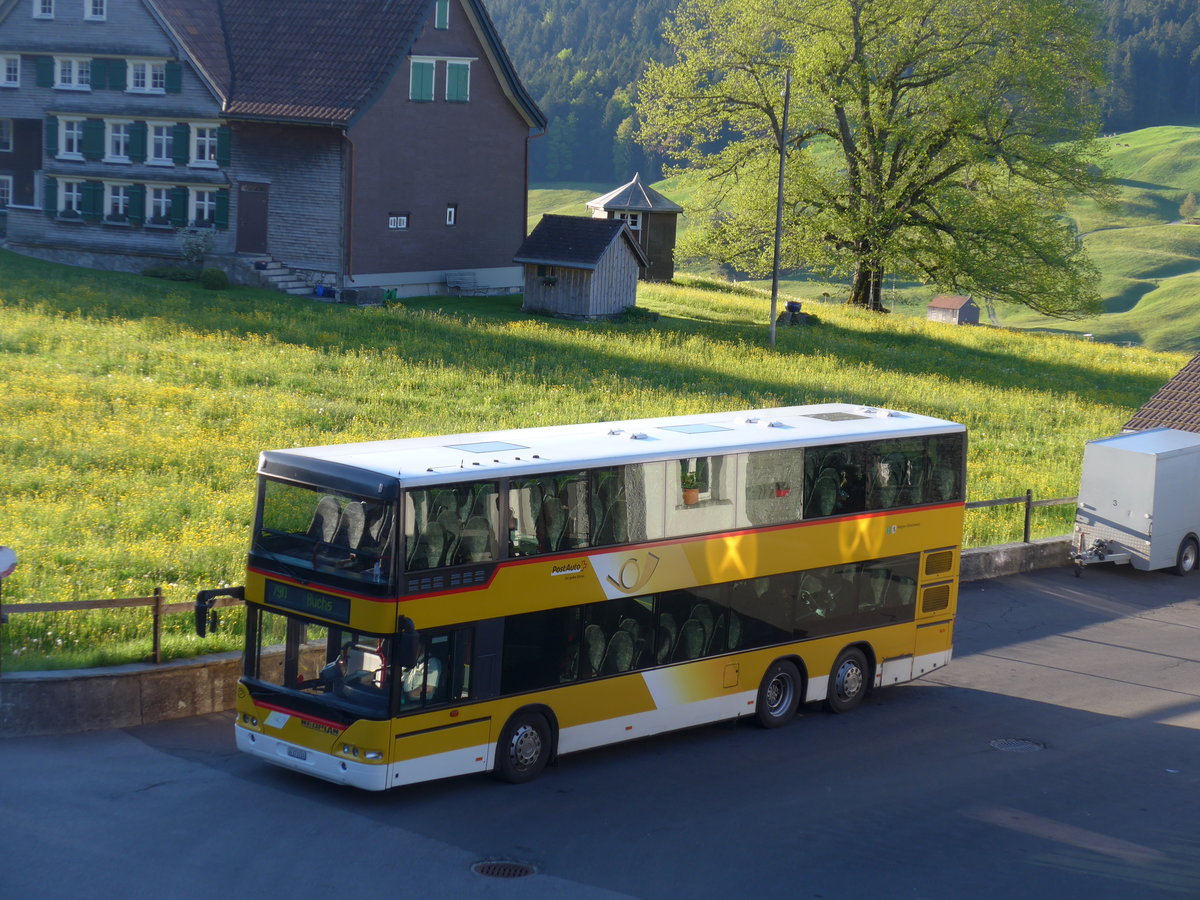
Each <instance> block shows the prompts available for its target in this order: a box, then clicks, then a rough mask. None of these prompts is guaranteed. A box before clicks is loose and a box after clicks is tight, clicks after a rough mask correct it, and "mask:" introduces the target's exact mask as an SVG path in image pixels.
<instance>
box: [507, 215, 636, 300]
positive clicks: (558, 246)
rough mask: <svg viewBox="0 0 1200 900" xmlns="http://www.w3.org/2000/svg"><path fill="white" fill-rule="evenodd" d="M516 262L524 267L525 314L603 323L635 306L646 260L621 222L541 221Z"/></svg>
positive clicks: (553, 218)
mask: <svg viewBox="0 0 1200 900" xmlns="http://www.w3.org/2000/svg"><path fill="white" fill-rule="evenodd" d="M514 262H517V263H520V264H522V265H523V266H524V267H525V309H527V310H534V311H538V312H549V313H552V314H554V315H556V316H561V317H563V318H570V319H601V318H611V317H613V316H618V315H620V314H621V313H622V312H624V311H625V310H626V309H627V308H628V307H630V306H635V305H636V304H637V281H638V270H639V269H640V268H644V267H645V266H646V262H647V260H646V254H645V253H643V252H642V248H641V245H640V244H639V243H638V242H637V238H635V237H634V234H633V232H632V231H631V230H630V229H629V226H628V225H627V224H626V223H625V222H623V221H622V220H620V219H585V218H582V217H580V216H542V220H541V221H540V222H538V224H537V226H536V227H535V228H534V229H533V231H532V232H530V234H529V237H527V238H526V239H525V243H523V244H522V245H521V248H520V249H519V250H518V251H517V256H516V259H514Z"/></svg>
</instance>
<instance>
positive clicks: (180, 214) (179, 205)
mask: <svg viewBox="0 0 1200 900" xmlns="http://www.w3.org/2000/svg"><path fill="white" fill-rule="evenodd" d="M187 223H188V190H187V188H182V187H176V188H171V224H172V225H174V226H175V227H176V228H184V227H186V226H187Z"/></svg>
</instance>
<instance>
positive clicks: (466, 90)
mask: <svg viewBox="0 0 1200 900" xmlns="http://www.w3.org/2000/svg"><path fill="white" fill-rule="evenodd" d="M470 90H471V66H470V64H469V63H447V64H446V99H447V100H450V101H452V102H455V103H466V102H467V97H468V95H469V94H470Z"/></svg>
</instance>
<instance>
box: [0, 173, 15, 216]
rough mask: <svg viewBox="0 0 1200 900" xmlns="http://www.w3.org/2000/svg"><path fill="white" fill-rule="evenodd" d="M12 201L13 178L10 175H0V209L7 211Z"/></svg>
mask: <svg viewBox="0 0 1200 900" xmlns="http://www.w3.org/2000/svg"><path fill="white" fill-rule="evenodd" d="M12 201H13V177H12V176H11V175H0V209H7V208H8V207H10V206H12Z"/></svg>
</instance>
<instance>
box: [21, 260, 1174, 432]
mask: <svg viewBox="0 0 1200 900" xmlns="http://www.w3.org/2000/svg"><path fill="white" fill-rule="evenodd" d="M0 268H3V270H4V271H5V273H6V278H5V283H4V284H3V285H2V286H0V301H3V302H5V303H8V304H11V305H21V304H22V303H25V304H29V305H37V304H40V305H43V306H44V307H45V308H46V309H48V310H51V311H55V312H58V313H61V314H66V315H72V314H78V315H82V316H86V317H94V318H101V319H103V318H118V319H120V318H128V319H131V320H137V319H158V320H161V321H168V322H172V323H174V324H176V325H178V326H181V327H185V328H189V329H193V330H196V331H200V332H206V333H211V332H224V333H227V334H230V335H250V334H254V335H268V336H270V337H271V338H272V339H273V340H276V341H279V342H282V343H289V344H294V345H299V346H305V347H313V348H316V349H324V348H331V347H336V348H339V349H376V350H391V351H395V352H398V353H400V354H402V355H403V357H404V358H405V359H408V360H410V361H412V362H415V363H430V364H434V365H442V364H445V363H446V362H451V361H453V362H454V364H457V365H462V366H464V367H467V368H474V369H476V370H479V371H489V372H492V371H513V372H514V373H517V372H520V373H523V374H524V375H525V376H527V377H528V378H529V379H530V380H531V381H532V382H534V383H535V384H536V383H545V382H546V380H547V379H551V378H552V379H553V380H554V381H555V382H557V383H572V384H577V385H580V386H591V385H592V384H594V383H595V382H596V381H597V380H602V379H604V378H606V377H610V378H612V379H613V380H622V381H626V382H629V381H634V382H640V383H643V384H646V385H648V386H655V387H657V386H668V387H670V388H671V389H673V390H676V391H678V392H679V393H681V394H698V395H703V394H714V393H715V394H721V395H725V396H729V397H733V398H742V399H740V400H738V399H735V400H734V401H733V402H743V403H745V404H746V405H748V406H773V405H792V404H796V403H800V402H823V401H827V400H840V401H845V402H848V403H861V404H873V403H878V402H879V399H878V397H877V396H876V397H872V396H869V395H867V394H865V393H860V394H856V395H848V394H847V392H846V391H845V390H842V389H839V390H838V391H837V393H836V395H835V394H834V393H832V392H830V391H828V390H826V389H824V388H823V387H822V386H821V385H820V384H819V383H806V382H805V381H804V377H803V376H804V369H803V367H804V358H805V357H806V356H812V355H819V356H821V357H824V358H827V359H828V358H832V359H834V360H837V361H839V362H844V363H845V365H846V366H848V367H851V366H860V365H869V366H872V367H874V368H876V369H879V370H882V371H884V372H895V373H898V374H908V375H915V376H930V375H937V376H943V377H949V378H955V379H960V380H965V381H968V382H972V383H975V384H978V385H980V386H984V387H999V388H1017V387H1023V388H1024V387H1028V386H1029V384H1030V382H1031V376H1032V375H1033V373H1031V372H1030V371H1029V368H1030V362H1029V360H1028V358H1026V357H1023V356H1021V355H1019V354H1013V353H1007V352H1002V351H996V350H981V349H979V348H978V347H969V346H963V345H960V344H957V343H954V342H950V341H942V340H938V339H936V338H934V337H930V336H928V335H923V334H906V333H898V332H870V331H857V330H854V329H851V328H845V327H842V326H837V325H832V324H830V323H828V322H824V321H823V322H821V323H820V324H819V325H817V326H814V327H802V328H781V329H779V330H778V342H777V348H776V353H777V354H778V355H779V356H781V357H784V358H787V359H791V360H793V361H794V363H795V365H796V367H797V369H796V371H797V377H796V378H795V379H792V378H786V377H785V378H778V377H774V378H755V377H752V376H749V375H738V374H731V373H730V372H729V371H728V369H727V368H726V369H721V368H719V367H718V365H719V364H718V363H712V362H709V361H708V360H707V359H706V358H704V357H691V358H689V357H687V356H686V353H684V352H683V350H682V348H681V353H680V361H679V362H678V363H675V364H672V365H668V366H664V365H663V363H662V362H661V360H646V359H639V358H638V357H637V355H636V354H637V346H636V344H632V345H631V344H626V345H625V347H627V348H628V349H623V348H622V347H621V346H620V345H619V343H618V342H616V341H614V342H613V343H612V344H611V345H610V347H611V349H609V350H603V349H597V344H595V343H592V344H590V345H589V347H588V350H587V353H588V365H586V366H579V365H578V363H577V359H578V357H572V358H570V359H565V358H564V348H563V346H562V344H561V343H560V342H558V341H556V340H555V339H554V334H555V333H556V332H563V333H566V332H572V331H587V332H591V333H593V334H595V333H601V334H604V333H607V334H612V335H613V336H614V337H616V336H622V337H628V336H634V335H640V334H646V333H648V332H655V333H658V334H660V335H662V336H663V337H664V338H665V339H667V340H678V341H679V342H680V343H681V344H682V343H683V342H685V341H686V340H687V339H689V338H693V337H695V338H702V339H704V340H708V341H713V342H715V343H716V344H718V345H724V346H725V347H727V348H729V349H730V357H729V358H731V359H735V360H736V359H737V358H739V357H744V356H746V355H747V354H748V353H755V352H766V351H765V346H764V345H765V344H766V334H767V327H766V325H765V324H762V323H750V322H733V323H730V322H724V323H713V322H706V321H701V320H698V319H694V318H686V317H682V316H672V315H664V316H663V317H661V318H660V319H659V320H658V321H657V322H653V323H645V322H639V323H636V324H628V325H625V324H620V323H609V322H602V323H591V322H577V321H571V320H562V319H551V318H543V317H535V316H530V315H529V314H527V313H523V312H521V310H520V302H521V301H520V298H519V297H477V298H449V297H434V298H423V299H414V300H407V301H404V302H403V303H402V304H400V305H399V306H400V309H399V310H398V309H396V308H384V309H381V308H367V309H359V308H355V307H348V306H341V305H337V304H324V303H316V302H314V301H313V300H311V299H310V298H302V297H291V296H287V295H283V294H279V293H276V292H273V291H267V290H262V289H257V288H235V289H231V290H228V291H216V292H212V291H205V290H204V289H202V288H199V287H195V286H192V285H188V284H177V283H164V282H161V281H158V280H155V279H148V278H143V277H141V276H137V275H127V274H121V273H110V272H96V271H92V270H88V269H81V268H73V267H68V266H61V265H55V264H51V263H45V262H42V261H40V260H33V259H29V258H26V257H21V256H18V255H15V254H12V253H9V252H7V251H3V250H0ZM414 313H416V315H414ZM434 313H442V314H444V315H443V316H441V317H439V316H438V315H435V314H434ZM519 321H538V322H541V323H543V324H544V325H546V326H547V327H548V328H549V331H539V332H516V331H513V330H508V329H505V330H503V331H496V330H489V329H488V328H487V326H488V325H491V324H496V323H512V322H519ZM477 326H482V327H477ZM406 333H408V334H411V335H413V336H415V335H416V334H418V333H419V334H420V336H421V337H422V338H423V340H406ZM468 344H469V347H468V346H467V345H468ZM468 354H469V357H468ZM573 362H574V364H572V363H573ZM1119 383H1120V388H1119V390H1118V391H1117V392H1116V393H1113V392H1112V391H1113V377H1112V373H1111V372H1109V371H1105V370H1100V369H1093V368H1090V367H1089V366H1087V365H1076V364H1069V363H1062V364H1059V363H1039V364H1038V366H1037V371H1036V384H1037V386H1038V387H1040V388H1042V389H1044V390H1051V391H1054V392H1057V393H1063V392H1075V393H1078V394H1081V395H1085V396H1090V395H1094V394H1095V393H1096V390H1097V388H1098V387H1099V386H1100V385H1105V388H1106V391H1108V392H1109V393H1108V394H1106V400H1107V402H1111V403H1118V404H1123V405H1128V406H1137V405H1140V404H1141V403H1142V402H1144V401H1145V400H1146V399H1147V398H1148V397H1150V396H1151V395H1152V394H1153V393H1154V392H1155V391H1156V390H1158V388H1159V387H1161V386H1162V380H1161V378H1157V377H1154V376H1151V375H1136V374H1130V375H1123V376H1122V377H1121V378H1120V379H1119ZM800 392H802V393H800ZM926 404H927V405H926V408H927V409H929V410H930V411H932V412H934V413H935V414H938V413H939V410H938V408H937V398H936V397H929V398H926ZM960 412H961V411H957V410H953V409H944V410H940V414H943V415H946V416H947V417H949V418H953V417H954V416H955V415H957V414H960Z"/></svg>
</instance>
